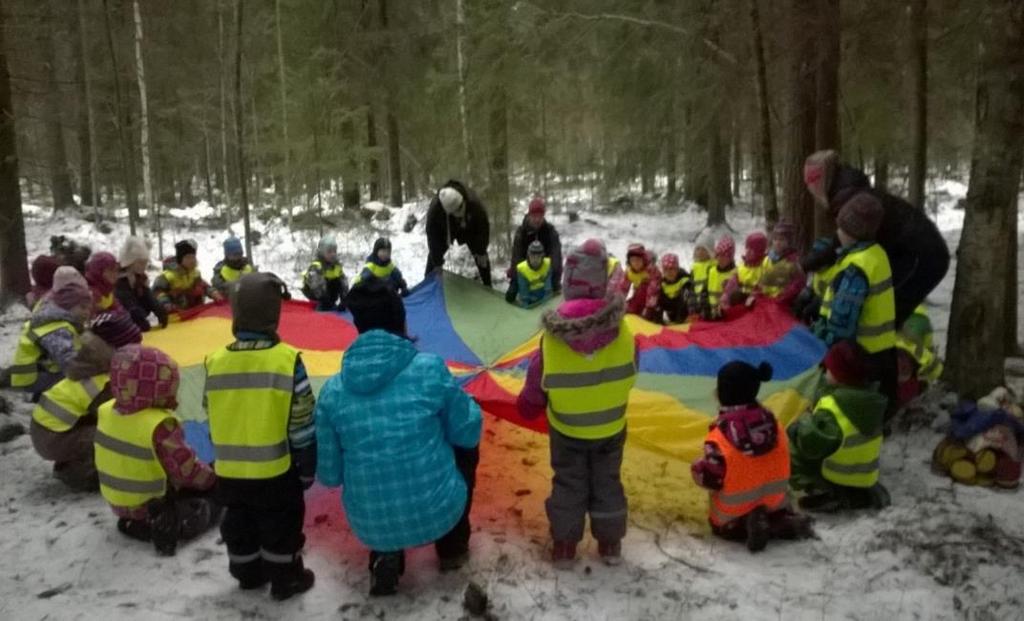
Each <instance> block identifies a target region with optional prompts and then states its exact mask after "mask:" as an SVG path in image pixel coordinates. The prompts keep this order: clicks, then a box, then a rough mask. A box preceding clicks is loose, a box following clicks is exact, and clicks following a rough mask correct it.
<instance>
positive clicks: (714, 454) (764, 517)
mask: <svg viewBox="0 0 1024 621" xmlns="http://www.w3.org/2000/svg"><path fill="white" fill-rule="evenodd" d="M771 378H772V367H771V365H770V364H768V363H767V362H762V363H761V364H760V365H758V366H757V367H753V366H751V365H750V364H748V363H746V362H742V361H739V360H736V361H733V362H730V363H728V364H726V365H725V366H723V367H722V368H721V369H719V371H718V388H717V390H716V393H715V394H716V396H717V397H718V402H719V403H720V404H721V405H720V407H719V410H718V417H717V418H716V419H715V421H714V422H713V423H712V424H711V427H710V432H709V433H708V435H707V437H706V438H705V440H704V455H703V456H702V457H701V458H700V459H698V460H696V461H694V462H693V464H692V466H691V468H690V470H691V474H692V475H693V480H694V482H696V483H697V485H699V486H700V487H703V488H704V489H706V490H708V492H709V499H708V521H709V522H710V524H711V531H712V532H713V533H714V534H715V535H717V536H719V537H722V538H724V539H729V540H733V541H746V544H747V548H748V549H749V550H750V551H751V552H758V551H760V550H763V549H764V547H765V546H766V545H767V543H768V540H769V539H799V538H806V537H812V536H813V531H812V530H811V524H810V520H809V519H808V518H807V517H805V516H801V515H799V514H797V513H794V512H793V510H792V509H791V508H790V501H789V446H788V442H787V441H786V434H785V432H784V431H783V429H782V426H781V425H780V424H779V422H778V421H777V420H776V419H775V415H774V414H772V413H771V412H770V411H769V410H768V409H766V408H765V407H764V406H762V405H761V404H760V403H759V402H758V400H757V393H758V392H759V391H760V390H761V382H767V381H769V380H770V379H771Z"/></svg>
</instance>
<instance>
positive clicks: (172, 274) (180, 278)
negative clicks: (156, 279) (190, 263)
mask: <svg viewBox="0 0 1024 621" xmlns="http://www.w3.org/2000/svg"><path fill="white" fill-rule="evenodd" d="M163 277H164V280H166V281H167V286H168V288H169V289H170V291H169V293H170V294H171V295H172V296H178V295H182V294H183V293H188V292H190V291H192V289H193V288H194V287H195V286H196V281H197V280H199V270H197V269H196V270H191V271H189V272H184V271H183V270H182V268H180V267H179V268H176V269H173V270H164V272H163Z"/></svg>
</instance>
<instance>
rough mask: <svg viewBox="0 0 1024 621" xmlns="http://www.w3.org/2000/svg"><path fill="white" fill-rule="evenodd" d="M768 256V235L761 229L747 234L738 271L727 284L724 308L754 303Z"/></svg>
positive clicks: (723, 299)
mask: <svg viewBox="0 0 1024 621" xmlns="http://www.w3.org/2000/svg"><path fill="white" fill-rule="evenodd" d="M767 256H768V237H767V236H766V235H765V234H764V233H762V232H761V231H755V232H753V233H751V234H750V235H747V239H746V240H745V241H744V243H743V256H742V257H741V260H740V264H739V265H738V266H736V273H735V274H734V275H733V276H732V278H730V279H729V282H727V283H726V284H725V291H724V292H723V295H722V308H726V309H727V308H729V307H732V306H740V305H742V304H748V305H750V304H753V301H754V294H755V293H760V292H761V276H762V275H763V274H764V260H765V258H767Z"/></svg>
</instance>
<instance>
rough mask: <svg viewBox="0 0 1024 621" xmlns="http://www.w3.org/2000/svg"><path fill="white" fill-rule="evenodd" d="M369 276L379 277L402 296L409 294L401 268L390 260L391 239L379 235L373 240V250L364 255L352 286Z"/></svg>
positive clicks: (367, 278) (368, 278)
mask: <svg viewBox="0 0 1024 621" xmlns="http://www.w3.org/2000/svg"><path fill="white" fill-rule="evenodd" d="M371 278H379V279H380V280H381V281H383V282H384V283H385V284H387V286H389V287H391V289H392V290H393V291H395V292H396V293H398V295H400V296H402V297H405V296H407V295H409V285H407V284H406V283H405V278H404V277H403V276H402V270H400V269H398V266H397V265H395V262H394V261H392V260H391V240H390V239H388V238H387V237H379V238H378V239H377V241H375V242H373V252H371V253H370V256H368V257H366V265H364V266H363V271H361V272H359V275H358V276H356V279H355V282H353V283H352V286H353V287H354V286H356V285H358V284H359V283H360V282H362V281H364V280H370V279H371Z"/></svg>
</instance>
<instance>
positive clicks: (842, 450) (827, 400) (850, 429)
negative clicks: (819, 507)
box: [815, 395, 882, 488]
mask: <svg viewBox="0 0 1024 621" xmlns="http://www.w3.org/2000/svg"><path fill="white" fill-rule="evenodd" d="M815 409H816V410H826V411H828V412H831V413H832V415H833V416H834V417H835V419H836V422H837V423H838V424H839V428H840V429H841V430H842V432H843V443H842V444H841V445H840V446H839V448H838V449H837V450H836V452H835V453H832V454H831V455H829V456H828V457H826V458H825V460H824V461H823V462H822V463H821V474H822V476H823V477H825V479H826V480H828V481H831V482H832V483H835V484H836V485H845V486H847V487H861V488H868V487H871V486H873V485H874V484H875V483H877V482H878V456H879V455H880V454H881V451H882V431H881V429H879V430H878V431H877V433H875V435H872V436H866V435H864V434H862V433H861V432H860V431H859V430H858V429H857V426H856V425H854V424H853V421H851V420H850V419H849V418H848V417H847V416H846V414H844V413H843V410H842V408H840V407H839V403H838V402H837V401H836V400H835V397H833V396H832V395H826V396H824V397H822V398H821V400H819V401H818V405H817V406H815Z"/></svg>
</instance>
